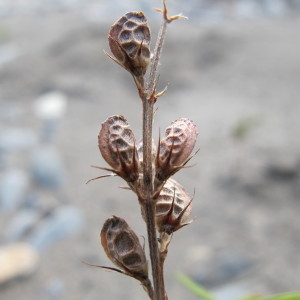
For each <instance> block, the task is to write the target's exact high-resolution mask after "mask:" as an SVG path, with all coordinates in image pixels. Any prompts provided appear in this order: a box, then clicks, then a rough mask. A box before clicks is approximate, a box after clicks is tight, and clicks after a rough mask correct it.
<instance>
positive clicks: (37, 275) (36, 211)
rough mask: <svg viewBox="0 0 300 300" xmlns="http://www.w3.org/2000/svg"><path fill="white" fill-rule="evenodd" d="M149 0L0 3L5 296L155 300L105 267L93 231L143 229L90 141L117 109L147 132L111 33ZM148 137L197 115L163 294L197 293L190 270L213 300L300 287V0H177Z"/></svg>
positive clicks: (152, 20)
mask: <svg viewBox="0 0 300 300" xmlns="http://www.w3.org/2000/svg"><path fill="white" fill-rule="evenodd" d="M161 6H162V4H161V1H158V0H155V1H146V0H140V1H138V0H130V1H120V0H110V1H108V0H97V1H96V0H85V1H84V0H42V1H41V0H26V1H25V0H14V1H13V0H0V298H1V300H2V299H3V300H6V299H10V300H17V299H41V300H43V299H45V300H48V299H86V300H94V299H98V300H99V299H112V300H113V299H114V300H115V299H132V300H140V299H146V296H145V295H144V292H143V290H142V288H141V287H139V285H138V284H137V282H135V281H134V280H132V279H131V278H129V277H126V276H122V275H119V274H115V273H112V272H107V271H104V270H101V269H98V268H93V267H90V266H87V265H85V264H83V263H82V262H83V261H86V262H89V263H94V264H98V265H105V266H111V265H112V263H111V262H110V261H109V260H108V259H107V257H106V255H105V254H104V252H103V250H102V248H101V246H100V242H99V232H100V230H101V227H102V224H103V223H104V221H105V220H106V219H107V218H108V217H110V216H111V215H117V216H120V217H122V218H125V219H126V220H127V222H128V223H129V225H130V226H131V227H132V228H134V229H135V231H136V233H137V235H138V236H139V237H141V241H142V237H143V236H146V231H145V226H144V224H143V221H141V217H140V211H139V205H138V203H137V200H136V199H135V197H134V195H133V194H132V193H131V192H129V191H126V190H122V189H120V188H119V187H120V186H122V185H124V182H122V181H121V180H120V179H119V178H115V177H113V178H104V179H100V180H97V181H92V182H90V183H89V184H86V182H87V181H88V180H89V179H91V178H94V177H97V176H100V175H104V174H105V172H102V171H101V170H99V169H95V168H91V167H90V166H91V165H95V166H107V165H106V163H105V162H104V161H103V159H102V157H101V156H100V153H99V150H98V146H97V135H98V132H99V129H100V126H101V122H103V121H104V120H105V119H106V118H108V117H109V116H111V115H113V114H122V115H124V116H125V117H126V118H127V120H128V121H129V123H130V124H131V127H132V128H133V130H134V132H135V135H136V138H137V139H139V138H140V136H141V116H142V115H141V103H140V100H139V98H138V96H137V92H136V90H135V87H134V84H133V82H132V78H131V76H130V75H129V73H127V72H126V71H125V70H123V69H121V68H120V67H119V66H118V65H117V64H115V63H113V62H112V61H111V60H109V59H108V58H107V57H106V56H105V55H104V53H103V52H102V49H105V50H108V44H107V32H108V30H109V28H110V26H111V25H112V24H113V23H114V22H115V21H116V20H117V19H118V18H120V17H121V16H122V15H123V14H124V13H126V12H128V11H130V10H142V11H144V13H145V14H146V16H147V18H148V20H149V24H150V26H151V29H152V47H154V44H155V38H156V35H157V31H158V28H159V24H160V20H161V16H160V15H159V14H158V13H156V12H155V11H154V10H153V8H154V7H161ZM168 7H169V11H170V14H177V13H180V12H182V13H183V14H184V15H185V16H187V17H189V20H179V21H176V22H174V23H172V24H171V25H170V26H169V31H168V34H167V40H166V43H165V48H164V51H163V57H162V61H161V69H160V74H161V76H160V88H164V87H165V86H166V85H167V84H168V91H167V93H166V95H165V96H164V97H162V98H160V99H159V101H158V103H157V111H156V114H155V123H154V132H155V136H156V138H157V137H158V133H159V131H161V132H164V128H165V127H167V126H168V125H169V124H170V123H171V122H172V121H173V120H175V119H176V118H178V117H188V118H191V119H192V120H194V121H195V122H196V124H197V126H198V129H199V138H198V143H197V147H198V148H200V152H199V153H198V154H197V155H196V156H195V157H194V158H193V160H192V164H194V166H193V167H192V168H188V169H185V170H182V171H181V172H179V173H178V174H176V176H175V177H176V179H177V180H178V181H179V182H180V183H181V184H182V185H183V186H184V187H185V188H186V189H187V190H188V191H189V192H190V194H192V195H193V193H194V191H195V195H194V201H193V216H195V221H194V222H193V223H192V224H191V225H189V226H188V227H184V228H183V229H181V230H180V231H179V232H177V233H176V234H175V235H174V237H173V241H172V244H171V246H170V250H169V256H168V258H167V261H166V284H167V290H168V294H169V298H170V299H196V298H195V296H193V295H192V294H191V293H190V292H189V291H187V290H186V289H185V288H184V287H183V286H181V285H180V283H179V282H178V281H177V280H176V274H177V273H178V272H182V273H184V274H186V275H188V276H190V277H191V278H192V279H194V280H195V281H196V282H198V283H199V284H201V285H203V286H205V287H206V288H208V289H209V290H210V291H212V292H213V293H214V294H215V295H216V296H219V299H222V300H234V299H236V298H237V297H239V296H243V295H248V294H262V295H269V294H271V293H282V292H286V291H291V290H297V289H298V290H299V289H300V255H299V253H300V234H299V232H300V219H299V210H300V202H299V201H300V141H299V128H300V119H299V116H300V99H299V95H300V55H299V53H300V15H299V12H300V1H297V0H289V1H284V0H261V1H255V0H227V1H225V0H223V1H221V0H219V1H217V0H215V1H208V0H206V1H205V0H193V1H192V0H188V1H184V3H183V2H182V1H179V0H176V1H175V0H169V1H168Z"/></svg>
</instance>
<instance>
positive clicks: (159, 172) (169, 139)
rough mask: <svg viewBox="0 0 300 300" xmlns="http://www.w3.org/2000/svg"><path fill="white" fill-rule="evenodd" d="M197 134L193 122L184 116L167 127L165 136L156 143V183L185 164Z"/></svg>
mask: <svg viewBox="0 0 300 300" xmlns="http://www.w3.org/2000/svg"><path fill="white" fill-rule="evenodd" d="M197 135H198V132H197V127H196V125H195V123H194V122H193V121H191V120H189V119H186V118H180V119H178V120H176V121H174V122H172V124H171V126H169V127H167V129H166V132H165V137H164V138H163V139H162V140H161V141H160V143H159V145H158V150H157V156H156V162H155V163H156V174H155V177H156V180H157V184H158V185H159V184H160V183H163V182H164V181H165V180H166V179H168V178H169V177H170V176H171V175H173V174H174V173H176V172H177V171H178V170H179V169H181V168H182V167H183V166H184V165H185V163H186V162H187V161H188V159H189V156H190V155H191V153H192V151H193V149H194V146H195V143H196V139H197Z"/></svg>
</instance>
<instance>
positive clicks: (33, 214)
mask: <svg viewBox="0 0 300 300" xmlns="http://www.w3.org/2000/svg"><path fill="white" fill-rule="evenodd" d="M39 218H40V216H39V213H38V211H37V210H32V209H24V210H21V211H19V212H17V213H16V214H15V215H14V216H13V217H12V219H11V220H10V222H9V223H8V224H7V226H6V231H5V235H4V236H5V240H6V241H8V242H17V241H19V240H21V239H22V238H24V236H26V234H28V233H29V232H30V230H32V229H33V228H34V226H35V225H37V223H38V220H39Z"/></svg>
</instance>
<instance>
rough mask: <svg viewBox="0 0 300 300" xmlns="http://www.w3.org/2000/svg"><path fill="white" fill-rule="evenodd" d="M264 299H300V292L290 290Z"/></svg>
mask: <svg viewBox="0 0 300 300" xmlns="http://www.w3.org/2000/svg"><path fill="white" fill-rule="evenodd" d="M262 300H300V292H289V293H284V294H278V295H273V296H268V297H265V298H263V299H262Z"/></svg>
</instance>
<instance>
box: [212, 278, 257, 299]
mask: <svg viewBox="0 0 300 300" xmlns="http://www.w3.org/2000/svg"><path fill="white" fill-rule="evenodd" d="M251 292H253V291H249V289H248V288H246V287H245V286H243V285H241V284H239V283H237V282H233V283H231V284H228V285H225V286H221V287H218V288H216V289H213V290H212V291H211V293H212V294H213V295H214V296H215V297H216V299H222V300H233V299H242V298H243V297H245V296H246V295H250V294H251Z"/></svg>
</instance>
